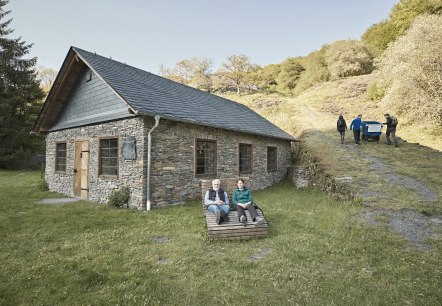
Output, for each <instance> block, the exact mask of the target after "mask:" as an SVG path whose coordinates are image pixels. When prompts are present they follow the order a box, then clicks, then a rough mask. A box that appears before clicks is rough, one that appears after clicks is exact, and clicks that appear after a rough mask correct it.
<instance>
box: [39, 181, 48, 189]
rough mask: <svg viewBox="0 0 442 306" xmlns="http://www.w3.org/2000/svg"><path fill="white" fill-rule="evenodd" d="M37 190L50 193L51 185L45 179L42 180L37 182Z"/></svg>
mask: <svg viewBox="0 0 442 306" xmlns="http://www.w3.org/2000/svg"><path fill="white" fill-rule="evenodd" d="M37 188H38V190H40V191H49V185H48V182H46V180H45V179H40V180H38V182H37Z"/></svg>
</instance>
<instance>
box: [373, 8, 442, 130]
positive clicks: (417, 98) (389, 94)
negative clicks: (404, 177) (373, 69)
mask: <svg viewBox="0 0 442 306" xmlns="http://www.w3.org/2000/svg"><path fill="white" fill-rule="evenodd" d="M379 71H380V73H381V81H380V84H383V86H382V87H384V88H386V91H385V96H384V98H383V99H382V101H381V103H380V104H381V105H382V106H384V107H386V108H389V109H393V110H394V111H395V112H396V113H397V114H399V115H403V116H406V117H408V118H409V119H410V120H411V121H418V122H421V121H422V119H423V118H425V120H426V121H429V122H432V123H433V124H435V125H439V126H442V77H441V76H442V16H437V15H424V16H420V17H418V18H417V19H416V21H415V22H414V23H413V25H412V26H411V28H410V29H409V30H408V31H407V32H406V33H405V35H403V36H401V37H399V38H398V40H397V41H395V42H394V43H393V44H391V45H390V46H389V47H388V48H387V49H386V51H385V52H384V55H383V56H382V58H381V60H380V62H379Z"/></svg>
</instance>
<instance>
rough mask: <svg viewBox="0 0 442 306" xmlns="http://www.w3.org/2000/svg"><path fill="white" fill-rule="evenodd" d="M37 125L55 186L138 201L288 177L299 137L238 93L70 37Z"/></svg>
mask: <svg viewBox="0 0 442 306" xmlns="http://www.w3.org/2000/svg"><path fill="white" fill-rule="evenodd" d="M33 132H35V133H38V134H44V135H45V138H46V174H45V175H46V181H47V182H48V184H49V188H50V190H53V191H57V192H60V193H63V194H66V195H69V196H74V197H79V198H83V199H89V200H91V201H96V202H100V203H104V202H106V201H107V199H108V197H109V196H110V194H111V192H112V191H113V190H115V189H118V188H120V187H121V186H127V187H128V188H129V190H130V201H129V205H130V206H131V207H138V208H139V209H150V207H158V206H163V205H170V204H177V203H182V202H184V201H187V200H190V199H195V198H199V197H200V195H201V190H200V183H201V180H204V179H206V180H207V179H212V178H215V177H218V178H221V179H223V178H231V177H238V176H246V177H249V179H250V181H251V182H252V184H253V188H254V189H262V188H264V187H267V186H270V185H272V184H273V183H276V182H278V181H280V180H281V179H282V178H284V176H285V175H286V172H287V168H288V167H289V165H290V163H291V142H292V141H295V139H294V138H293V137H292V136H291V135H289V134H287V133H286V132H284V131H283V130H281V129H280V128H278V127H276V126H275V125H273V124H272V123H270V122H269V121H267V120H266V119H264V118H263V117H261V116H260V115H258V114H256V113H255V112H253V111H252V110H250V109H249V108H247V107H246V106H244V105H241V104H239V103H236V102H233V101H230V100H227V99H224V98H221V97H218V96H216V95H212V94H210V93H207V92H203V91H200V90H197V89H194V88H191V87H188V86H185V85H182V84H179V83H176V82H173V81H171V80H168V79H165V78H162V77H159V76H157V75H154V74H152V73H149V72H146V71H143V70H141V69H137V68H134V67H131V66H129V65H126V64H125V63H120V62H117V61H115V60H112V59H109V58H105V57H103V56H100V55H97V54H94V53H91V52H87V51H85V50H82V49H79V48H75V47H71V48H70V49H69V51H68V54H67V55H66V58H65V60H64V62H63V65H62V67H61V69H60V72H59V73H58V75H57V77H56V79H55V82H54V85H53V86H52V88H51V90H50V92H49V95H48V97H47V99H46V101H45V103H44V105H43V106H42V109H41V111H40V114H39V116H38V118H37V120H36V122H35V125H34V127H33Z"/></svg>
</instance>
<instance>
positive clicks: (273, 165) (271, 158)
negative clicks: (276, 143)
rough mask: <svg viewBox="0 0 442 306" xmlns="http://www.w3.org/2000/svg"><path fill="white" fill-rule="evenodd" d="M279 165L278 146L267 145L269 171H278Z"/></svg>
mask: <svg viewBox="0 0 442 306" xmlns="http://www.w3.org/2000/svg"><path fill="white" fill-rule="evenodd" d="M277 165H278V163H277V154H276V147H267V172H273V171H276V170H277Z"/></svg>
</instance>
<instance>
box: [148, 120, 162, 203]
mask: <svg viewBox="0 0 442 306" xmlns="http://www.w3.org/2000/svg"><path fill="white" fill-rule="evenodd" d="M159 123H160V115H156V116H155V125H154V126H153V128H152V129H151V130H150V131H149V133H148V134H147V177H146V211H149V210H150V208H151V203H150V160H151V153H150V152H151V149H152V141H151V136H150V134H152V132H153V130H155V129H156V128H157V127H158V124H159Z"/></svg>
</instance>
